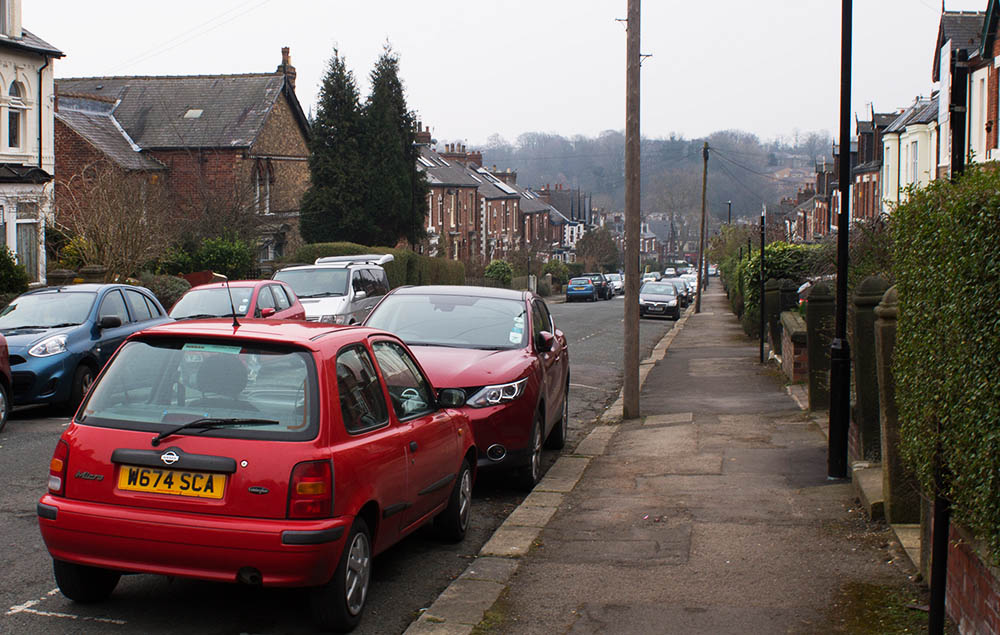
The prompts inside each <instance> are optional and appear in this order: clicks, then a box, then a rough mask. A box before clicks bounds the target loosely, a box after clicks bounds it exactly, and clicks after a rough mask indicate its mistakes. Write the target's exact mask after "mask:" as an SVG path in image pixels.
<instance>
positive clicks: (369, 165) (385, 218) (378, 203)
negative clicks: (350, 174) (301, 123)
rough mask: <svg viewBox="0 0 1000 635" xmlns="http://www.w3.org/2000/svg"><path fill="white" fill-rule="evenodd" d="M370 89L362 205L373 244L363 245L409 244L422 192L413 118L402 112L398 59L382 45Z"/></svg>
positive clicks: (421, 209) (416, 234) (423, 202)
mask: <svg viewBox="0 0 1000 635" xmlns="http://www.w3.org/2000/svg"><path fill="white" fill-rule="evenodd" d="M371 85H372V87H371V94H370V95H369V96H368V100H367V101H366V103H365V106H364V109H363V112H362V118H363V121H364V148H365V157H366V161H365V172H366V176H367V179H366V182H367V183H366V185H367V186H366V188H365V196H364V207H365V210H366V212H367V214H368V215H369V217H370V218H373V219H378V220H377V225H378V227H377V232H376V235H375V236H374V237H373V239H374V240H375V242H369V243H367V244H382V245H389V246H393V245H395V244H396V243H397V242H398V241H399V240H400V239H406V240H408V241H409V242H410V243H411V244H412V243H415V242H416V241H417V240H419V239H420V238H421V237H422V236H423V232H424V228H423V224H424V214H425V211H426V207H427V191H428V188H427V181H426V178H425V177H424V174H423V172H420V171H419V170H417V156H418V150H417V147H416V146H415V145H414V140H415V135H416V117H415V115H414V114H413V113H412V112H410V111H408V110H407V109H406V96H405V94H404V91H403V84H402V82H401V81H400V79H399V57H398V56H397V55H396V54H395V53H394V52H393V51H392V48H391V47H390V46H389V45H388V44H387V45H386V46H385V48H384V50H383V52H382V56H381V57H380V58H379V59H378V62H376V64H375V68H374V69H373V70H372V72H371Z"/></svg>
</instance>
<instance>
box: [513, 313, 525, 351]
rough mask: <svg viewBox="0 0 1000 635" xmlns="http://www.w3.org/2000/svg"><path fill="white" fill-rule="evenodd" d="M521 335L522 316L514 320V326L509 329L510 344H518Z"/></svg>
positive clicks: (522, 327)
mask: <svg viewBox="0 0 1000 635" xmlns="http://www.w3.org/2000/svg"><path fill="white" fill-rule="evenodd" d="M522 333H524V316H523V315H519V316H517V317H515V318H514V326H513V327H511V329H510V343H511V344H520V343H521V334H522Z"/></svg>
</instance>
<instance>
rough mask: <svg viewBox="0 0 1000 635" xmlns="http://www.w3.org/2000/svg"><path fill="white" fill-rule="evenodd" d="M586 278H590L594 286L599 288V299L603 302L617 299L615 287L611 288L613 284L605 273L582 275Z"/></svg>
mask: <svg viewBox="0 0 1000 635" xmlns="http://www.w3.org/2000/svg"><path fill="white" fill-rule="evenodd" d="M581 275H582V276H583V277H584V278H590V279H591V280H593V282H594V286H595V287H597V297H599V298H600V299H602V300H610V299H611V298H613V297H615V290H614V287H612V286H611V282H610V281H609V280H608V279H607V277H606V276H605V275H604V274H603V273H597V272H594V273H584V274H581Z"/></svg>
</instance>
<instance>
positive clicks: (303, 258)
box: [295, 242, 465, 288]
mask: <svg viewBox="0 0 1000 635" xmlns="http://www.w3.org/2000/svg"><path fill="white" fill-rule="evenodd" d="M358 254H392V256H393V261H392V262H389V263H386V264H385V265H384V266H385V273H386V276H388V278H389V285H390V286H392V287H393V288H395V287H399V286H402V285H405V284H413V285H419V284H465V265H463V264H462V263H461V262H458V261H456V260H448V259H447V258H430V257H428V256H424V255H421V254H418V253H415V252H413V251H410V250H409V249H391V248H389V247H366V246H365V245H359V244H357V243H348V242H337V243H311V244H308V245H303V246H302V247H300V248H299V249H298V251H296V252H295V260H296V262H301V263H308V264H311V263H313V262H315V260H316V259H317V258H323V257H326V256H354V255H358Z"/></svg>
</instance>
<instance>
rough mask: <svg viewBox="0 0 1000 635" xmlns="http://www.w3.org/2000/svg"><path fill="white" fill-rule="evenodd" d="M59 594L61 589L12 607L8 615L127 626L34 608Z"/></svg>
mask: <svg viewBox="0 0 1000 635" xmlns="http://www.w3.org/2000/svg"><path fill="white" fill-rule="evenodd" d="M57 593H59V589H52V590H51V591H49V592H48V593H46V594H45V596H44V597H41V598H39V599H37V600H28V601H27V602H25V603H24V604H17V605H15V606H12V607H10V608H9V609H8V610H7V613H6V615H17V614H18V613H31V614H32V615H41V616H42V617H62V618H68V619H71V620H83V621H85V622H101V623H102V624H118V625H119V626H121V625H124V624H126V623H127V622H125V620H116V619H112V618H110V617H90V616H89V615H71V614H70V613H57V612H55V611H39V610H38V609H35V608H32V607H34V606H37V605H38V604H40V603H41V602H42V601H44V600H47V599H48V598H50V597H52V596H53V595H56V594H57Z"/></svg>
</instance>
